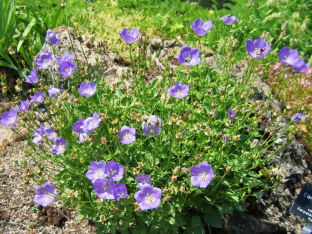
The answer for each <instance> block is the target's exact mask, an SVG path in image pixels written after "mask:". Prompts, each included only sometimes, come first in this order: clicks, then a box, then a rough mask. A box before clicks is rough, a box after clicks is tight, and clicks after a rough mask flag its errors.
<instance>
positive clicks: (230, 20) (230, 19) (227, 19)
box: [220, 15, 237, 25]
mask: <svg viewBox="0 0 312 234" xmlns="http://www.w3.org/2000/svg"><path fill="white" fill-rule="evenodd" d="M220 20H223V21H224V23H226V24H227V25H231V24H233V23H234V22H235V21H236V20H237V17H236V16H235V15H233V16H231V17H227V16H226V15H225V16H223V17H222V18H221V19H220Z"/></svg>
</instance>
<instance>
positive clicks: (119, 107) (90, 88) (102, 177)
mask: <svg viewBox="0 0 312 234" xmlns="http://www.w3.org/2000/svg"><path fill="white" fill-rule="evenodd" d="M246 7H247V8H250V7H252V1H250V3H249V5H247V6H246ZM229 16H231V17H228V16H222V20H220V22H219V23H218V24H217V26H215V28H213V27H211V24H212V23H213V22H210V21H208V20H201V19H196V20H192V21H189V22H187V24H186V25H185V26H184V28H188V29H187V30H190V32H192V34H193V35H192V36H191V37H190V38H192V40H191V42H190V44H185V45H183V47H182V48H181V49H180V50H179V51H178V55H177V57H176V58H177V59H178V61H179V63H180V64H181V65H180V66H179V67H178V68H177V70H175V71H173V70H172V69H170V68H169V62H168V61H166V60H164V61H163V63H164V65H165V67H166V71H164V72H162V79H161V80H158V79H156V80H154V81H152V82H151V83H147V82H145V80H144V79H145V73H146V71H147V69H148V68H149V66H150V64H149V63H150V61H148V60H147V59H146V53H147V52H146V51H145V50H144V48H146V47H144V46H143V45H144V44H146V43H147V41H146V38H142V37H141V36H140V30H138V29H137V28H134V29H132V30H129V29H127V28H124V29H121V30H120V31H119V34H118V37H120V40H121V43H123V44H124V46H125V48H127V50H128V51H129V58H130V60H131V64H132V68H133V69H132V71H131V70H130V69H129V71H128V74H127V75H126V77H124V80H123V81H121V82H119V83H117V84H112V85H109V84H107V83H106V82H105V77H98V76H94V75H91V73H89V72H88V70H87V69H84V67H82V66H81V64H79V63H77V62H76V61H75V53H74V52H75V51H74V49H75V48H74V46H72V49H73V50H72V52H71V53H70V54H68V53H67V54H56V53H54V54H51V53H49V52H42V53H41V54H40V55H39V58H38V59H37V60H35V64H36V67H35V69H31V71H30V72H29V73H28V75H27V76H25V77H24V82H26V83H29V84H31V85H33V87H34V88H33V90H32V91H33V92H32V93H33V94H32V95H31V96H30V97H29V98H28V96H27V95H26V94H25V93H23V92H24V90H23V84H22V82H21V80H19V81H18V82H17V88H16V90H17V91H19V94H20V95H19V98H20V99H17V100H18V101H17V102H16V106H15V107H14V108H12V109H11V110H10V111H9V112H5V113H2V116H1V119H0V123H1V124H3V125H6V126H12V127H14V129H15V130H16V131H17V132H18V131H19V126H25V127H27V128H28V129H29V130H30V131H31V132H32V134H31V136H30V137H29V136H27V135H25V136H24V137H25V139H27V140H28V142H29V144H30V145H31V146H32V148H33V150H34V152H31V151H27V152H26V156H27V157H29V158H31V159H32V160H33V162H34V164H32V165H30V164H27V163H26V161H23V162H17V163H20V164H21V165H22V166H23V167H24V168H25V172H26V175H25V177H24V178H23V179H24V181H25V182H26V183H28V182H29V180H32V181H35V182H36V183H38V187H36V188H35V191H36V194H34V201H35V202H36V203H37V204H39V205H41V206H47V205H49V204H50V203H51V202H53V201H54V200H55V199H57V200H64V201H65V202H66V203H65V204H64V206H74V207H75V208H78V209H80V210H81V212H80V215H79V216H78V218H77V219H78V220H80V219H82V218H84V217H86V218H88V219H91V220H93V221H94V222H95V225H96V226H97V228H98V232H99V233H103V232H104V233H107V232H108V231H110V232H112V233H115V232H116V230H117V229H119V230H121V231H122V232H123V233H129V230H131V231H132V232H133V233H193V232H204V230H205V228H206V224H208V225H210V226H213V227H221V223H222V219H223V217H224V215H225V214H232V213H233V211H244V210H245V208H244V205H243V201H244V200H245V199H246V198H247V197H248V196H255V195H257V194H258V193H260V192H261V191H263V190H265V189H268V188H269V187H270V186H277V185H278V183H279V181H280V179H281V178H279V177H278V176H275V175H274V172H273V169H274V168H266V163H267V162H268V161H269V160H270V158H272V157H274V156H275V155H276V154H277V153H279V152H280V151H281V150H283V146H282V145H281V146H279V147H278V148H277V150H276V151H275V152H274V153H273V154H271V155H270V157H268V158H262V157H261V156H262V155H263V153H264V152H265V151H266V150H267V149H269V148H270V147H271V146H272V145H273V144H274V143H275V142H276V141H277V139H278V138H280V137H286V138H287V142H289V141H290V140H291V137H292V134H291V133H294V132H295V127H294V125H293V124H294V122H299V121H302V120H303V118H305V117H304V114H303V112H298V113H295V114H294V115H293V116H292V118H291V121H290V122H289V124H288V125H287V126H286V128H283V129H280V128H279V122H280V121H281V120H282V118H280V117H285V115H286V114H287V112H286V111H284V112H278V110H276V113H277V114H276V115H275V119H274V121H272V123H271V125H270V126H269V127H268V128H267V129H265V130H264V132H261V131H260V130H259V128H258V121H259V119H260V118H261V117H262V115H263V113H264V112H265V111H267V110H268V108H269V105H268V103H269V101H270V100H272V99H273V98H274V95H269V97H268V100H267V101H266V102H259V101H257V102H256V101H252V100H253V95H254V93H255V92H256V91H257V90H255V89H254V88H253V85H252V84H253V80H255V79H256V78H257V76H256V75H254V74H255V71H257V72H258V71H259V69H258V67H259V66H262V65H260V63H261V62H262V61H272V60H273V59H274V58H276V57H277V56H278V55H281V56H279V60H275V61H280V62H282V63H287V64H285V65H288V66H290V67H291V68H290V70H291V69H293V70H294V71H296V72H305V71H307V68H308V65H307V64H306V63H305V62H304V60H303V59H302V58H300V56H299V55H298V54H296V53H295V55H297V56H292V55H291V53H290V51H289V49H288V48H287V49H285V48H283V47H281V46H280V45H279V44H278V43H275V44H272V43H268V41H266V40H265V39H264V38H262V37H260V36H259V38H256V39H255V40H253V38H251V37H249V36H248V34H246V35H245V34H244V38H245V39H246V40H245V39H244V40H245V41H244V45H243V47H242V48H243V49H244V51H245V55H247V56H248V59H247V63H248V68H247V70H246V73H245V75H244V77H243V78H242V79H241V78H238V77H232V75H231V70H232V68H233V66H234V65H235V64H236V62H237V61H236V59H237V58H238V57H234V56H233V55H231V54H229V55H228V56H227V57H226V58H225V59H224V60H222V61H219V66H220V68H222V72H221V73H217V72H216V71H215V70H214V69H213V68H210V67H208V66H207V64H206V63H205V54H204V53H202V51H201V49H202V48H201V46H199V48H196V47H195V42H196V41H199V40H206V39H207V37H208V38H209V37H210V36H211V35H216V37H217V34H216V33H214V34H213V31H214V30H215V31H217V32H219V31H222V30H227V29H228V28H229V27H232V28H235V24H236V23H239V20H240V19H239V18H238V17H236V16H235V15H233V14H231V15H229ZM220 18H221V17H220ZM283 30H285V28H283ZM209 33H210V34H209ZM280 35H283V34H282V32H281V33H280ZM68 36H69V37H71V35H70V33H69V34H68ZM281 39H282V38H280V36H279V38H278V39H277V42H279V41H280V40H281ZM45 40H46V42H47V43H49V44H50V46H51V47H52V48H55V47H59V46H62V45H61V41H60V40H59V39H58V38H57V36H56V34H55V33H54V32H53V31H51V30H48V31H47V33H46V37H45ZM271 42H272V41H271ZM219 51H220V53H225V52H226V51H227V50H226V48H225V47H224V45H223V46H220V47H219ZM227 52H229V51H227ZM52 60H56V62H57V64H58V71H59V73H60V74H61V75H62V76H63V77H69V81H68V82H69V83H68V87H69V88H68V89H67V90H63V89H60V88H59V82H58V80H56V81H55V80H53V79H52V78H51V76H50V75H51V74H50V70H49V66H50V64H51V62H52ZM273 61H274V60H273ZM99 66H100V65H99ZM296 74H297V73H296ZM298 74H300V73H298ZM299 76H300V75H299ZM126 81H130V85H129V86H127V85H126V84H127V82H126ZM70 94H72V95H73V96H71V95H70ZM42 108H44V109H45V111H46V113H45V114H44V113H42V111H40V110H42ZM38 110H39V111H38ZM35 111H38V113H39V114H40V115H42V118H44V119H45V120H46V122H47V123H48V126H46V125H45V126H44V125H40V124H39V123H38V122H36V121H35V120H34V118H33V116H34V112H35ZM277 131H279V134H276V132H277ZM43 161H48V162H50V163H51V165H53V166H56V167H57V168H56V169H53V167H51V168H49V167H43V164H42V162H43ZM269 182H270V186H269ZM190 217H191V222H189V219H190Z"/></svg>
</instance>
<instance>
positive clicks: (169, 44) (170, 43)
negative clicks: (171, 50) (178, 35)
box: [164, 40, 176, 48]
mask: <svg viewBox="0 0 312 234" xmlns="http://www.w3.org/2000/svg"><path fill="white" fill-rule="evenodd" d="M175 43H176V41H175V40H164V48H168V47H173V46H174V44H175Z"/></svg>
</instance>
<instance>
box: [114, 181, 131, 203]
mask: <svg viewBox="0 0 312 234" xmlns="http://www.w3.org/2000/svg"><path fill="white" fill-rule="evenodd" d="M113 194H114V197H115V199H116V200H117V201H119V200H120V199H125V198H127V197H128V191H127V188H126V185H125V184H116V185H115V186H114V188H113Z"/></svg>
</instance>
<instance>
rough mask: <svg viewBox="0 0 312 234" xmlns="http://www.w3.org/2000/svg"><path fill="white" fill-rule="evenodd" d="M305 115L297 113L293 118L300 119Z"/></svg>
mask: <svg viewBox="0 0 312 234" xmlns="http://www.w3.org/2000/svg"><path fill="white" fill-rule="evenodd" d="M303 117H304V114H303V113H296V114H294V115H293V117H292V118H291V119H292V120H293V121H294V122H297V121H300V120H301V119H302V118H303Z"/></svg>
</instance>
